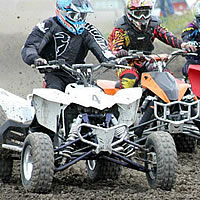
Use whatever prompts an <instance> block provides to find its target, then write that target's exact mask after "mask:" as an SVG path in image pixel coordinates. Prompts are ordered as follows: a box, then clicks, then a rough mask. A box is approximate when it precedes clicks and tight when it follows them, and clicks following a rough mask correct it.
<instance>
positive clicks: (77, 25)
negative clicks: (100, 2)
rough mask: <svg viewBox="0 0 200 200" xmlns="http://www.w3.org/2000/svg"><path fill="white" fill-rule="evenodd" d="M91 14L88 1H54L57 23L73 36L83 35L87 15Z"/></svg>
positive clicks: (91, 10)
mask: <svg viewBox="0 0 200 200" xmlns="http://www.w3.org/2000/svg"><path fill="white" fill-rule="evenodd" d="M92 12H93V9H92V6H91V4H90V3H89V2H88V0H56V16H57V19H58V21H59V22H60V23H61V24H62V25H63V26H64V27H65V28H67V29H68V30H69V31H70V32H72V33H73V34H75V35H80V34H82V33H83V31H84V26H85V24H86V22H85V19H86V16H87V13H92Z"/></svg>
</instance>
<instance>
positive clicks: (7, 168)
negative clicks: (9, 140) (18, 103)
mask: <svg viewBox="0 0 200 200" xmlns="http://www.w3.org/2000/svg"><path fill="white" fill-rule="evenodd" d="M7 120H8V118H7V116H6V113H5V112H4V110H3V109H2V107H1V106H0V126H2V125H3V124H4V123H5V122H6V121H7ZM2 142H3V141H2ZM12 170H13V159H12V157H11V155H10V153H9V151H7V150H4V149H2V148H1V150H0V179H1V180H2V181H3V183H8V182H9V180H10V178H11V176H12Z"/></svg>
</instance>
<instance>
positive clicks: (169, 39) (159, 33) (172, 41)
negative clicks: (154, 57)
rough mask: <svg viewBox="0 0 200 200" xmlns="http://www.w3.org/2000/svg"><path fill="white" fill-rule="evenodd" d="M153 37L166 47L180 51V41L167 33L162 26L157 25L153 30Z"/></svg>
mask: <svg viewBox="0 0 200 200" xmlns="http://www.w3.org/2000/svg"><path fill="white" fill-rule="evenodd" d="M154 37H156V38H157V39H159V40H160V41H162V42H164V43H165V44H167V45H170V46H171V47H173V48H178V49H181V44H182V43H183V42H182V40H180V39H179V38H177V37H176V36H174V35H173V34H172V33H171V32H169V31H168V30H167V29H166V28H165V27H164V26H162V25H157V26H156V27H155V29H154Z"/></svg>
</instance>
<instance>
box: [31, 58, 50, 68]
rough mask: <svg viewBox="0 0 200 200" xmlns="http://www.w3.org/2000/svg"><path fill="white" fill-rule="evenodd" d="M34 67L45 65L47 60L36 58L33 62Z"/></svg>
mask: <svg viewBox="0 0 200 200" xmlns="http://www.w3.org/2000/svg"><path fill="white" fill-rule="evenodd" d="M34 65H35V66H36V67H37V66H42V65H47V60H45V59H44V58H36V59H35V60H34Z"/></svg>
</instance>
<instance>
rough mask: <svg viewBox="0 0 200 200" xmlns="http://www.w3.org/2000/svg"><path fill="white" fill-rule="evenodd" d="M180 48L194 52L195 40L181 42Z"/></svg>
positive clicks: (195, 49) (195, 47) (195, 48)
mask: <svg viewBox="0 0 200 200" xmlns="http://www.w3.org/2000/svg"><path fill="white" fill-rule="evenodd" d="M181 48H182V49H185V50H186V51H188V52H196V51H197V45H196V42H183V43H182V44H181Z"/></svg>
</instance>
